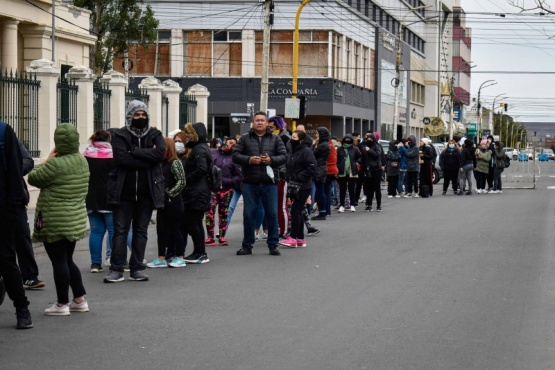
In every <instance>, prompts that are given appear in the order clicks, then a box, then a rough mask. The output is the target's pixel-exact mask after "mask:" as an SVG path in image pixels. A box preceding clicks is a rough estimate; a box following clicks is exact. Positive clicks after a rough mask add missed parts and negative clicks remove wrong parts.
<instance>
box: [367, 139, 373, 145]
mask: <svg viewBox="0 0 555 370" xmlns="http://www.w3.org/2000/svg"><path fill="white" fill-rule="evenodd" d="M374 143H375V141H374V140H371V139H368V140H366V144H368V146H373V145H374Z"/></svg>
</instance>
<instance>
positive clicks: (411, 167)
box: [406, 135, 420, 172]
mask: <svg viewBox="0 0 555 370" xmlns="http://www.w3.org/2000/svg"><path fill="white" fill-rule="evenodd" d="M409 139H410V140H411V141H412V143H411V146H410V147H409V149H408V150H407V154H406V156H407V172H418V169H419V168H420V165H419V164H418V158H419V156H420V150H419V149H418V141H416V137H415V136H414V135H409Z"/></svg>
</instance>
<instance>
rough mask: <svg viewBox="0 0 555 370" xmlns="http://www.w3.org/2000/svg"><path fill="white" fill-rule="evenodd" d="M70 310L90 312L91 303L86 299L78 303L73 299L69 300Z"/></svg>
mask: <svg viewBox="0 0 555 370" xmlns="http://www.w3.org/2000/svg"><path fill="white" fill-rule="evenodd" d="M69 310H70V311H71V312H89V304H88V303H87V300H86V299H85V300H84V301H83V302H81V303H77V302H75V301H74V300H73V299H72V300H71V302H69Z"/></svg>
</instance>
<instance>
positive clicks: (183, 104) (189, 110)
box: [179, 93, 197, 130]
mask: <svg viewBox="0 0 555 370" xmlns="http://www.w3.org/2000/svg"><path fill="white" fill-rule="evenodd" d="M196 116H197V101H196V98H195V96H194V95H192V94H190V95H188V94H184V93H181V95H179V129H180V130H183V129H184V128H185V125H186V124H187V123H188V122H192V121H193V120H194V119H195V117H196Z"/></svg>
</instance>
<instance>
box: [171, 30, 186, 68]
mask: <svg viewBox="0 0 555 370" xmlns="http://www.w3.org/2000/svg"><path fill="white" fill-rule="evenodd" d="M171 33H172V36H171V41H170V55H171V56H172V58H171V60H170V76H172V77H180V78H181V77H183V64H184V63H183V58H184V54H183V30H182V29H172V30H171Z"/></svg>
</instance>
